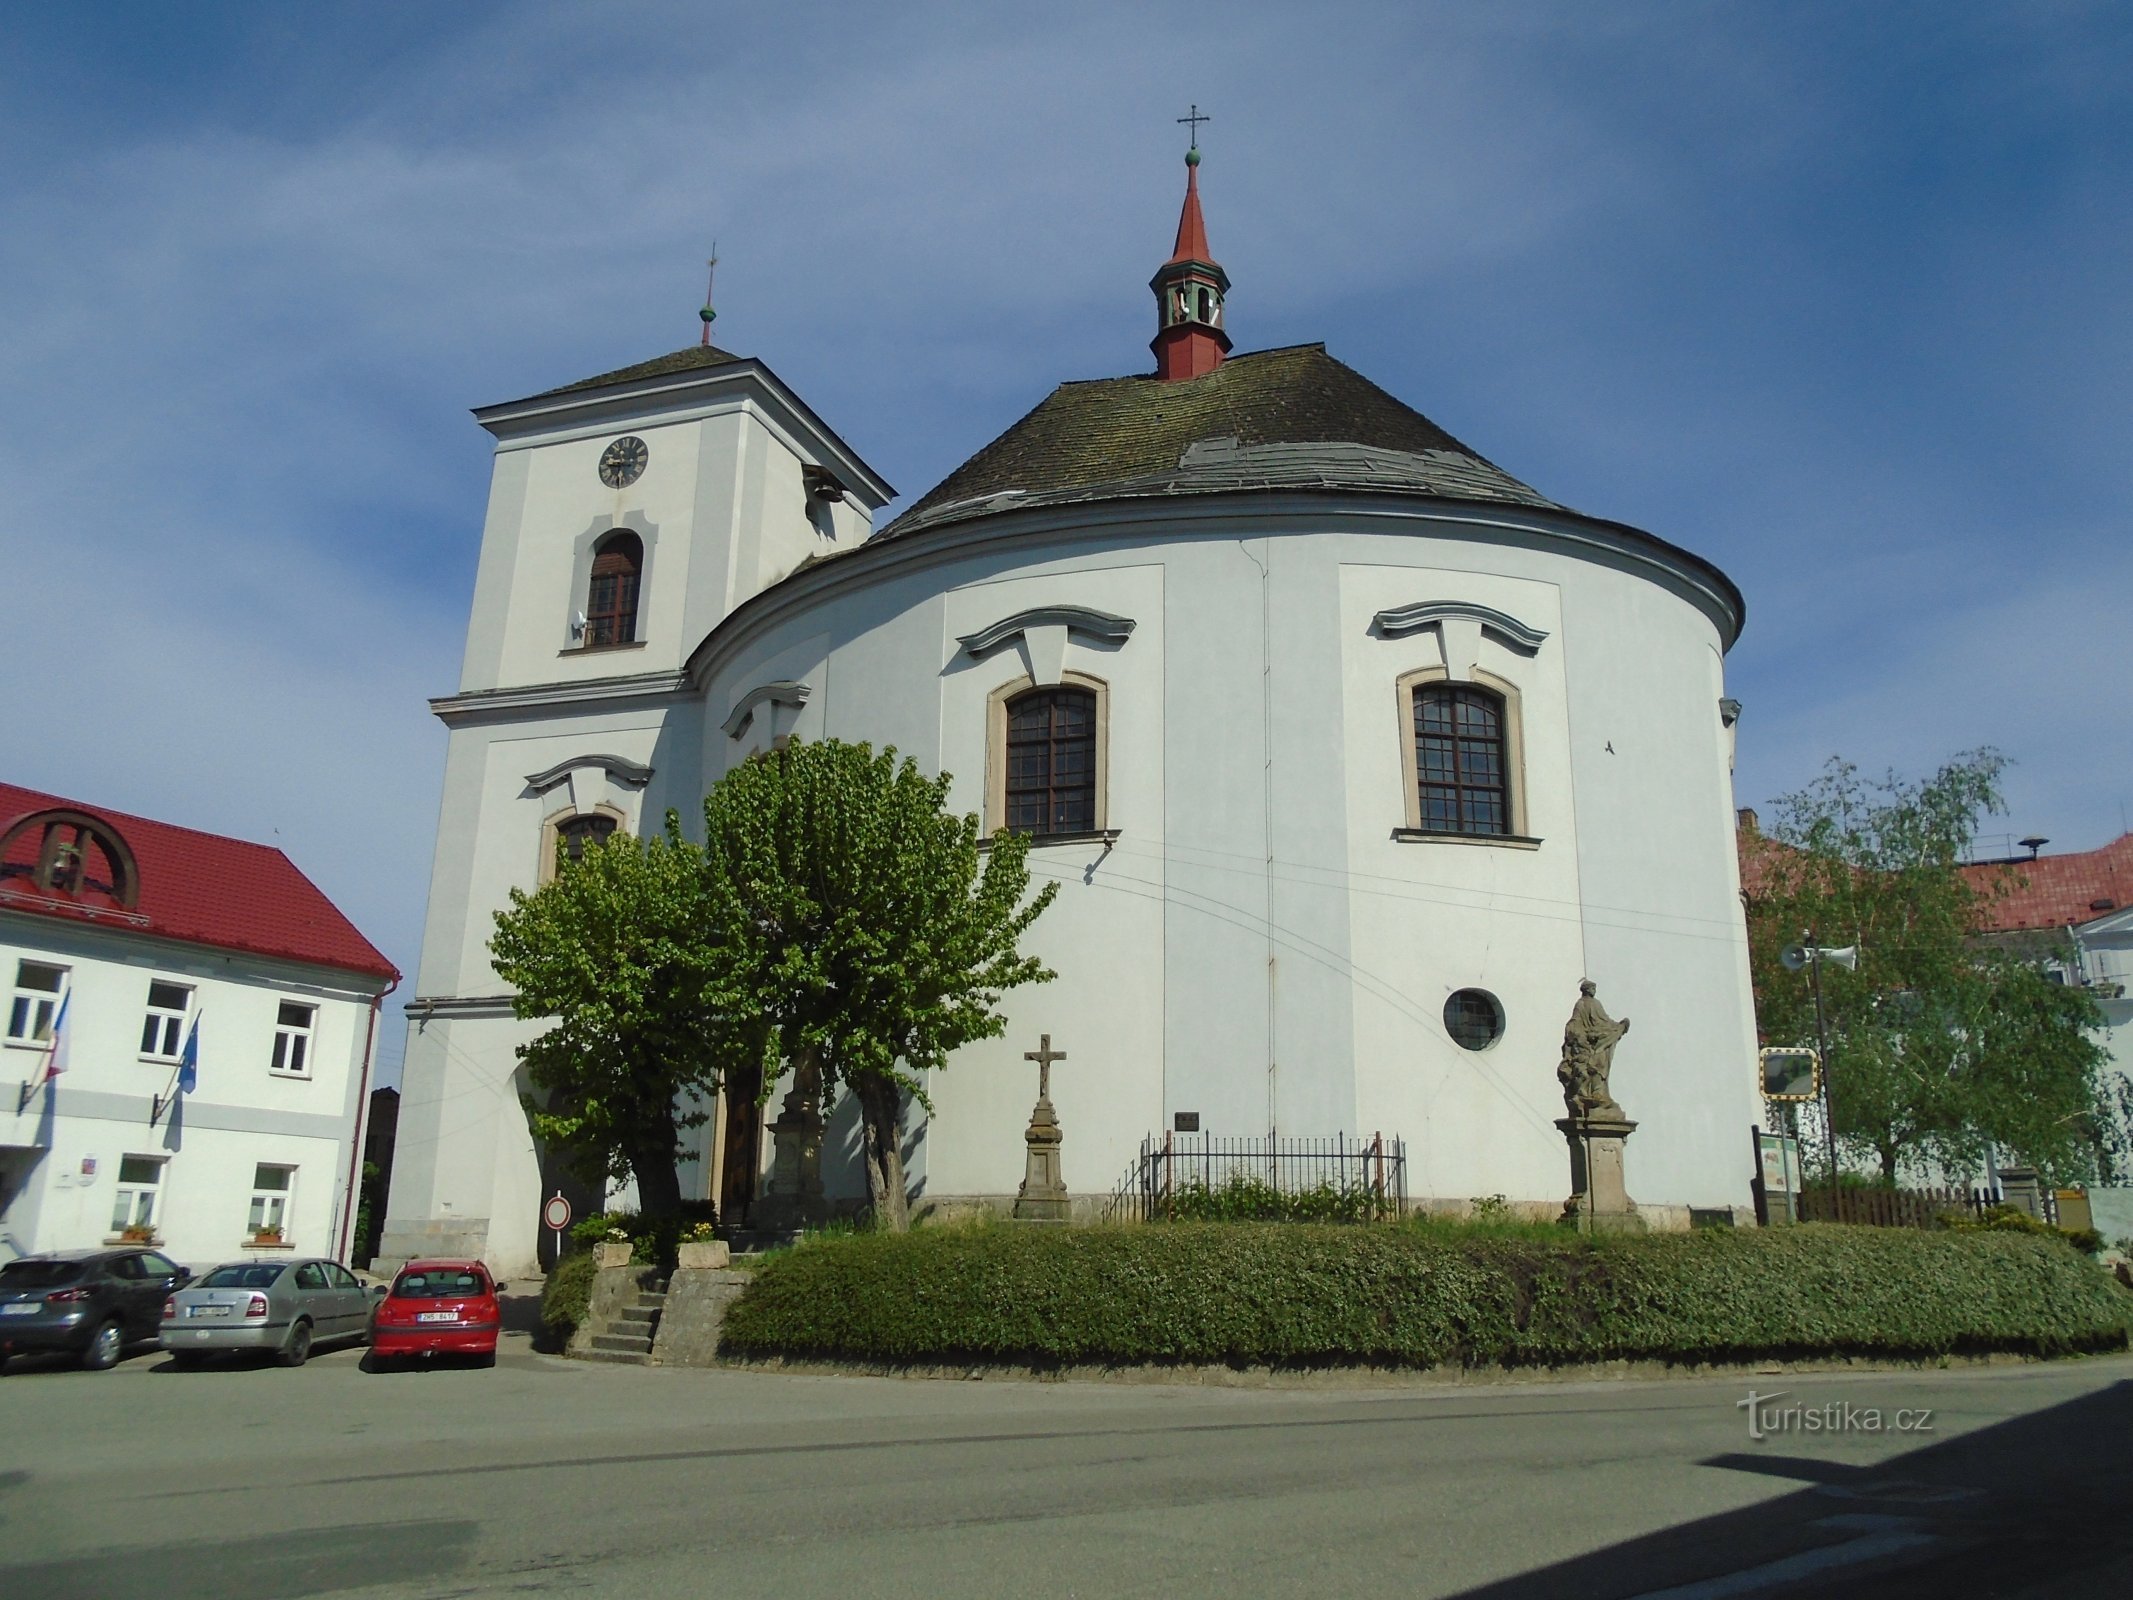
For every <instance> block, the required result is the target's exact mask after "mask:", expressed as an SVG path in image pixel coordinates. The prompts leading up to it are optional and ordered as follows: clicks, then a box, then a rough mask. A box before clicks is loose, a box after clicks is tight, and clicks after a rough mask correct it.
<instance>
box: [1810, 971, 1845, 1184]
mask: <svg viewBox="0 0 2133 1600" xmlns="http://www.w3.org/2000/svg"><path fill="white" fill-rule="evenodd" d="M1807 969H1808V971H1809V973H1810V974H1812V976H1813V980H1814V990H1815V1050H1816V1051H1817V1053H1818V1054H1819V1055H1820V1056H1821V1059H1822V1137H1823V1142H1824V1143H1825V1144H1826V1145H1827V1146H1828V1147H1829V1220H1830V1221H1832V1222H1842V1221H1843V1220H1844V1217H1843V1214H1842V1213H1841V1212H1840V1211H1839V1210H1838V1206H1837V1097H1836V1095H1835V1094H1834V1093H1833V1092H1832V1091H1831V1089H1830V1086H1829V1022H1828V1019H1827V1018H1826V1017H1825V1016H1824V1015H1823V1011H1822V947H1821V946H1820V945H1819V944H1817V943H1815V935H1814V930H1813V929H1809V930H1808V933H1807Z"/></svg>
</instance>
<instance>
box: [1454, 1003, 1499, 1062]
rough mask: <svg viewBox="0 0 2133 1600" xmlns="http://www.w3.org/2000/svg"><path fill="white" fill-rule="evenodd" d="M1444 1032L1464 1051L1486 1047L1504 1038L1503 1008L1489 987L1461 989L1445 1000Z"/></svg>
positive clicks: (1484, 1048)
mask: <svg viewBox="0 0 2133 1600" xmlns="http://www.w3.org/2000/svg"><path fill="white" fill-rule="evenodd" d="M1444 1031H1445V1032H1446V1033H1448V1034H1450V1035H1451V1036H1452V1043H1454V1044H1456V1045H1457V1046H1459V1048H1460V1049H1462V1050H1486V1049H1488V1047H1489V1046H1490V1045H1492V1044H1494V1043H1495V1042H1496V1041H1497V1040H1498V1039H1501V1038H1502V1037H1503V1007H1502V1006H1501V1005H1499V1004H1498V1003H1497V1000H1496V996H1494V995H1493V994H1490V993H1489V992H1488V990H1486V989H1461V990H1459V991H1458V992H1457V993H1455V994H1454V995H1453V996H1452V997H1451V998H1450V999H1449V1000H1447V1001H1445V1002H1444Z"/></svg>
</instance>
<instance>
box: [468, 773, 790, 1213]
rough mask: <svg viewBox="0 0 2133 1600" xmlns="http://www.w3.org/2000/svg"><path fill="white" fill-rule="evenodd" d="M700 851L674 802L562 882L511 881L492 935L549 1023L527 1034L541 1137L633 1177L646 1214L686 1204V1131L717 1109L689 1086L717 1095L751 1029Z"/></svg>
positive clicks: (566, 873) (601, 1172)
mask: <svg viewBox="0 0 2133 1600" xmlns="http://www.w3.org/2000/svg"><path fill="white" fill-rule="evenodd" d="M702 864H703V856H702V852H701V851H699V850H698V849H697V848H696V847H695V846H694V845H692V844H690V843H689V842H688V841H687V840H685V839H683V838H682V837H681V835H680V832H679V829H678V827H677V819H676V818H675V817H674V815H673V813H671V812H669V813H668V816H667V829H666V833H665V834H664V835H663V836H654V837H652V838H650V839H636V838H632V837H630V836H629V835H627V834H622V833H617V834H615V835H613V836H611V837H609V838H608V839H606V840H604V841H602V842H600V843H597V844H589V845H587V846H586V848H585V851H584V854H583V856H582V857H581V858H580V859H578V860H576V861H572V860H569V859H567V858H563V857H560V856H559V859H558V860H557V863H556V873H555V877H554V878H553V879H552V880H551V881H550V882H548V883H546V884H544V885H542V886H541V887H540V888H539V889H537V890H536V891H534V892H533V893H532V894H527V893H526V892H525V891H523V890H519V889H514V890H513V891H512V892H511V904H510V907H509V909H507V910H504V911H500V912H498V913H497V916H496V931H495V934H494V935H493V937H492V938H491V939H490V941H489V949H490V952H491V955H492V956H493V958H494V960H495V964H496V971H497V974H498V975H499V976H500V977H502V978H503V980H504V981H505V982H506V983H509V984H510V985H511V986H512V988H513V991H514V994H513V999H512V1008H513V1010H514V1012H515V1013H516V1015H518V1016H519V1017H520V1018H522V1019H524V1020H527V1021H542V1022H546V1023H547V1024H549V1025H548V1027H547V1028H546V1029H545V1030H544V1031H543V1032H542V1033H541V1034H540V1035H539V1036H538V1037H536V1038H534V1039H532V1040H529V1041H528V1042H527V1043H525V1044H522V1045H520V1046H519V1048H518V1055H519V1059H520V1060H521V1061H523V1062H524V1063H525V1064H526V1069H527V1076H528V1077H529V1078H530V1079H531V1081H532V1083H533V1086H534V1088H535V1089H536V1090H538V1091H539V1094H538V1095H529V1096H527V1097H526V1100H525V1104H526V1112H527V1116H528V1118H529V1120H530V1121H531V1124H532V1127H533V1132H534V1136H535V1137H536V1138H538V1139H540V1140H541V1141H542V1142H543V1143H544V1144H546V1145H548V1146H549V1147H550V1148H552V1149H554V1150H556V1151H558V1152H559V1153H560V1154H561V1155H562V1156H563V1157H564V1159H565V1160H566V1161H567V1162H568V1163H569V1164H570V1165H571V1167H572V1168H574V1169H575V1170H576V1171H577V1172H578V1173H579V1174H580V1175H581V1176H583V1177H584V1178H585V1179H587V1181H589V1182H594V1183H600V1182H605V1181H606V1180H609V1179H621V1178H624V1177H633V1178H635V1179H636V1182H637V1200H638V1205H639V1208H640V1209H641V1211H642V1212H643V1214H644V1215H646V1216H648V1217H649V1216H668V1215H672V1214H673V1213H675V1212H676V1211H677V1210H678V1209H679V1207H680V1204H681V1184H680V1177H679V1173H678V1171H677V1166H676V1164H677V1162H678V1161H679V1160H680V1159H681V1158H682V1155H683V1150H682V1143H681V1136H682V1134H683V1132H684V1131H685V1130H687V1129H689V1128H691V1127H695V1126H698V1125H700V1124H701V1123H702V1122H703V1121H704V1116H705V1114H704V1113H703V1112H701V1111H686V1110H684V1109H683V1096H684V1095H686V1094H689V1093H691V1092H694V1093H696V1094H699V1095H709V1094H711V1093H713V1092H714V1091H715V1090H716V1089H717V1087H718V1084H719V1080H720V1073H721V1070H722V1068H723V1066H724V1064H725V1062H726V1061H727V1060H728V1059H729V1053H730V1052H731V1051H733V1050H734V1049H736V1048H746V1047H747V1043H748V1037H747V1036H746V1035H745V1034H744V1030H742V1029H741V1028H740V1027H738V1026H737V1025H736V1024H735V1023H734V1021H733V1020H732V1019H733V1018H734V1017H735V1016H736V1015H738V1014H739V1013H738V1012H737V1011H736V1009H735V1000H736V995H735V991H734V989H733V986H732V985H731V984H730V983H729V982H727V981H726V974H725V968H724V963H723V958H724V951H723V950H722V949H721V947H720V945H719V943H718V941H717V940H716V939H712V938H707V937H706V936H705V933H706V918H705V916H704V904H703V873H702Z"/></svg>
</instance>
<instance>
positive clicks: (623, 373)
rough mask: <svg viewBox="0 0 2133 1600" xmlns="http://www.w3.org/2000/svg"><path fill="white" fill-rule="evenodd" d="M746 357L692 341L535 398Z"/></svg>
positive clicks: (542, 392)
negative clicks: (684, 345) (675, 348)
mask: <svg viewBox="0 0 2133 1600" xmlns="http://www.w3.org/2000/svg"><path fill="white" fill-rule="evenodd" d="M747 359H748V358H747V357H746V356H737V355H735V354H734V353H733V352H732V351H731V350H721V349H719V348H718V346H717V345H711V344H692V345H690V346H689V347H688V348H687V349H686V350H676V351H674V352H673V353H672V354H670V355H663V356H654V357H652V359H651V360H649V361H640V362H638V363H637V364H636V365H635V366H633V367H617V368H616V369H615V370H614V371H613V372H603V373H601V374H599V375H598V376H597V377H592V378H580V379H579V380H578V381H577V382H576V383H566V384H564V385H563V386H562V387H561V388H560V389H543V390H542V391H541V392H540V393H539V394H537V395H531V396H528V398H529V399H533V400H545V399H547V398H548V396H550V395H552V394H574V393H576V392H577V391H578V390H580V389H605V388H606V387H608V385H610V384H615V383H634V382H636V381H637V380H638V379H639V378H666V377H671V376H673V375H674V374H675V373H677V372H696V371H699V370H700V369H702V368H704V367H723V366H725V365H727V364H728V363H729V362H734V361H746V360H747Z"/></svg>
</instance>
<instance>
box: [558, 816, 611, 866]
mask: <svg viewBox="0 0 2133 1600" xmlns="http://www.w3.org/2000/svg"><path fill="white" fill-rule="evenodd" d="M615 827H616V823H615V819H614V818H613V817H610V816H608V815H607V814H606V813H604V812H599V811H588V812H584V813H582V814H580V815H578V816H575V817H565V818H564V819H563V820H562V821H561V822H558V823H557V824H556V825H555V838H556V846H557V848H558V849H560V850H561V851H562V854H563V859H564V860H566V861H582V860H584V859H585V847H586V846H587V845H594V844H598V843H600V841H601V840H603V839H605V838H607V837H608V836H609V835H610V834H612V833H613V832H614V831H615Z"/></svg>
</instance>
